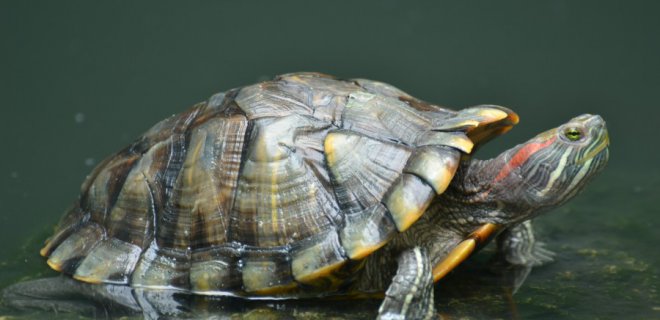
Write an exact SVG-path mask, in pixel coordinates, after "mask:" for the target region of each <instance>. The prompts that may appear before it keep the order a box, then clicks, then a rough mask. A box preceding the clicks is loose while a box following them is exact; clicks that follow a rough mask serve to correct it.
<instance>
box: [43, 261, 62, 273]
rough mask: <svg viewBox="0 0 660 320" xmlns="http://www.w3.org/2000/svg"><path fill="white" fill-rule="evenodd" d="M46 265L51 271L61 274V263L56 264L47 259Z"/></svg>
mask: <svg viewBox="0 0 660 320" xmlns="http://www.w3.org/2000/svg"><path fill="white" fill-rule="evenodd" d="M46 263H47V264H48V266H49V267H50V268H51V269H53V270H55V271H57V272H62V265H61V262H56V261H53V260H52V259H48V260H47V261H46Z"/></svg>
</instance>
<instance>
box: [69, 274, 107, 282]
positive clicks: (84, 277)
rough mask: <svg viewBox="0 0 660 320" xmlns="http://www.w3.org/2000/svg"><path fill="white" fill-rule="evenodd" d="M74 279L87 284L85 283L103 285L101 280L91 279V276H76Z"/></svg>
mask: <svg viewBox="0 0 660 320" xmlns="http://www.w3.org/2000/svg"><path fill="white" fill-rule="evenodd" d="M73 278H74V279H76V280H78V281H82V282H85V283H91V284H99V283H101V280H100V279H99V278H95V277H90V276H82V275H78V274H74V275H73Z"/></svg>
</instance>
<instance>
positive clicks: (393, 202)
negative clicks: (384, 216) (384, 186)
mask: <svg viewBox="0 0 660 320" xmlns="http://www.w3.org/2000/svg"><path fill="white" fill-rule="evenodd" d="M406 175H407V174H404V175H402V179H401V180H399V182H398V184H396V185H393V186H392V189H391V193H390V194H389V195H388V196H387V199H386V200H385V206H386V207H387V209H388V210H389V211H390V215H391V216H392V218H393V220H394V224H395V225H396V228H397V230H399V232H403V231H405V230H407V229H408V228H410V226H411V225H412V224H413V223H415V221H417V220H418V219H419V217H421V216H422V214H424V212H425V211H426V208H428V206H429V205H430V204H431V200H433V197H434V196H435V193H434V192H433V188H431V186H429V185H427V184H426V183H425V182H423V181H421V180H420V179H419V178H417V177H416V176H413V175H408V176H409V177H410V178H411V179H408V180H406V179H403V178H405V176H406ZM413 183H418V185H423V186H426V187H428V189H429V191H431V192H429V194H427V195H423V194H420V192H424V190H419V189H418V188H416V187H415V186H412V185H410V184H413ZM413 193H417V194H413ZM424 196H426V198H422V197H424ZM420 200H421V201H420Z"/></svg>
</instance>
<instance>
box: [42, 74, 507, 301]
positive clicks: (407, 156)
mask: <svg viewBox="0 0 660 320" xmlns="http://www.w3.org/2000/svg"><path fill="white" fill-rule="evenodd" d="M516 122H517V116H516V115H515V113H513V112H511V111H510V110H508V109H506V108H503V107H498V106H477V107H473V108H468V109H464V110H461V111H458V112H457V111H452V110H449V109H446V108H442V107H439V106H435V105H432V104H428V103H425V102H423V101H420V100H417V99H415V98H413V97H411V96H409V95H408V94H406V93H404V92H402V91H400V90H398V89H396V88H394V87H392V86H390V85H387V84H384V83H380V82H376V81H370V80H363V79H356V80H338V79H335V78H333V77H330V76H327V75H322V74H313V73H300V74H288V75H283V76H279V77H277V78H276V79H274V80H273V81H266V82H262V83H258V84H255V85H251V86H246V87H243V88H238V89H234V90H230V91H228V92H226V93H222V94H217V95H215V96H213V97H211V98H210V99H209V100H208V101H206V102H204V103H200V104H198V105H195V106H193V107H192V108H191V109H189V110H187V111H185V112H183V113H181V114H179V115H175V116H173V117H171V118H169V119H166V120H164V121H163V122H161V123H159V124H157V125H156V126H154V127H153V128H152V129H150V130H149V131H147V132H146V133H145V134H144V135H143V136H142V137H140V138H139V139H138V140H136V141H135V142H134V143H133V144H131V145H130V146H128V147H127V148H126V149H124V150H122V151H120V152H118V153H117V154H115V155H113V156H111V157H110V158H108V159H107V160H105V161H104V162H103V163H101V164H100V165H99V166H98V167H97V168H96V169H95V170H94V171H93V172H92V173H91V174H90V175H89V176H88V179H87V180H86V181H85V182H84V183H83V185H82V190H81V196H80V198H79V200H78V201H77V202H76V203H75V205H74V207H73V209H71V211H70V212H69V213H68V214H66V215H65V216H64V218H63V219H62V221H61V222H60V224H59V226H58V228H57V230H56V232H55V234H54V235H53V236H52V237H51V238H50V239H49V240H48V242H47V243H46V245H45V247H44V248H43V249H42V251H41V254H42V255H43V256H46V257H48V264H49V265H50V266H51V267H52V268H53V269H55V270H58V271H62V272H63V273H66V274H70V275H72V276H73V277H74V278H75V279H78V280H81V281H84V282H89V283H113V284H126V285H131V286H134V287H144V288H170V289H178V290H183V291H187V292H192V293H196V294H208V295H236V296H266V297H291V296H295V297H300V296H318V295H321V294H325V293H336V292H338V291H339V290H342V289H345V288H346V286H347V285H349V284H350V283H351V282H354V280H355V279H356V278H357V277H361V274H362V273H361V272H363V271H361V270H363V269H364V266H365V264H368V262H367V260H369V259H370V257H371V256H372V254H373V253H374V252H375V251H378V249H380V248H382V247H383V246H385V245H386V244H387V243H388V242H389V241H390V240H392V239H393V238H394V237H395V236H396V235H397V234H399V233H400V232H404V233H405V231H406V230H407V229H409V228H410V227H411V226H413V225H414V224H415V222H416V221H417V220H419V219H420V218H421V217H422V215H423V213H424V212H425V211H426V209H427V208H428V206H429V205H430V204H431V202H432V201H433V199H435V198H436V197H437V195H439V194H442V193H443V192H444V191H445V189H446V188H447V186H448V185H449V183H450V182H451V180H452V178H453V176H454V172H455V171H456V170H457V168H458V164H459V159H460V157H461V156H463V155H467V154H469V153H470V152H471V150H472V149H473V147H474V145H475V144H478V143H480V142H483V141H486V140H488V139H490V138H491V137H492V136H495V135H497V134H500V133H503V132H505V131H506V130H508V129H509V128H510V127H511V126H512V125H514V124H515V123H516ZM392 261H396V258H395V257H392ZM363 278H364V277H363ZM371 289H375V290H383V288H380V287H374V288H371ZM365 291H373V290H365Z"/></svg>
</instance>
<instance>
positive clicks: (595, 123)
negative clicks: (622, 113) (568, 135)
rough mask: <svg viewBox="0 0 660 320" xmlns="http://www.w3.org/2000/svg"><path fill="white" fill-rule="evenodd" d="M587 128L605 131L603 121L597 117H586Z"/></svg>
mask: <svg viewBox="0 0 660 320" xmlns="http://www.w3.org/2000/svg"><path fill="white" fill-rule="evenodd" d="M585 123H586V125H587V126H588V127H595V128H599V129H605V120H603V117H601V116H599V115H597V114H596V115H588V117H587V119H586V121H585Z"/></svg>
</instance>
